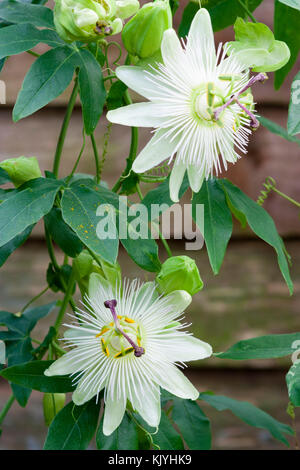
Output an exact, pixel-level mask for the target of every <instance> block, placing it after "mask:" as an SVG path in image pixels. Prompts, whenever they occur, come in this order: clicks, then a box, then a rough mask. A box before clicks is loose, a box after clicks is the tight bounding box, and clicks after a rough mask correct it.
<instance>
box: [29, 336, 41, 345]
mask: <svg viewBox="0 0 300 470" xmlns="http://www.w3.org/2000/svg"><path fill="white" fill-rule="evenodd" d="M31 341H32V342H33V343H36V344H39V345H41V344H42V343H41V341H39V340H38V339H34V338H31Z"/></svg>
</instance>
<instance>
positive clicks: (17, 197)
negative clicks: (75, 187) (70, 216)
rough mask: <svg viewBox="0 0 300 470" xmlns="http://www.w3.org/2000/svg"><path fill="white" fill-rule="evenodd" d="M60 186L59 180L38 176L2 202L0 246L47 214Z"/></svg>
mask: <svg viewBox="0 0 300 470" xmlns="http://www.w3.org/2000/svg"><path fill="white" fill-rule="evenodd" d="M60 187H61V183H60V182H59V181H56V180H50V179H45V178H36V179H34V180H30V181H28V182H27V183H25V184H23V185H22V186H21V187H20V188H19V189H18V190H17V191H16V192H15V193H14V194H13V195H12V196H10V197H9V198H8V199H6V200H5V201H4V202H3V203H2V204H0V247H1V246H3V245H5V244H6V243H8V242H9V241H10V240H12V239H13V238H15V237H16V236H17V235H19V234H20V233H21V232H23V231H24V230H25V229H26V228H27V227H29V226H30V225H32V224H35V223H36V222H37V221H38V220H39V219H40V218H41V217H43V216H44V215H45V214H47V213H48V212H49V211H50V209H51V207H52V206H53V203H54V199H55V196H56V194H57V192H58V190H59V189H60Z"/></svg>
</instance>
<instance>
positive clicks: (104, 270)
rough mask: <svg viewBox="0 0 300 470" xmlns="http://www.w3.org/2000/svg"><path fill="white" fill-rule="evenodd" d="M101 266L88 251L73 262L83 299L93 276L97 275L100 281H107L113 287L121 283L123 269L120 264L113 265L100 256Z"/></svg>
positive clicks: (83, 252)
mask: <svg viewBox="0 0 300 470" xmlns="http://www.w3.org/2000/svg"><path fill="white" fill-rule="evenodd" d="M98 259H99V261H100V264H101V266H99V264H98V263H97V262H96V261H95V259H94V258H93V257H92V256H91V255H90V253H89V252H88V251H87V250H83V251H82V252H81V253H80V254H79V255H78V256H77V257H76V258H74V260H73V270H74V274H75V279H76V281H77V283H78V286H79V289H80V292H81V295H82V297H84V296H85V294H87V293H88V291H89V282H90V277H91V275H92V274H97V278H98V280H102V281H103V283H106V282H107V281H108V282H109V284H111V285H112V286H116V285H118V284H119V283H121V269H120V265H119V263H115V264H111V263H108V262H107V261H104V260H103V259H102V258H101V257H100V256H98Z"/></svg>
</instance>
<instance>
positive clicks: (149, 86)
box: [116, 65, 157, 98]
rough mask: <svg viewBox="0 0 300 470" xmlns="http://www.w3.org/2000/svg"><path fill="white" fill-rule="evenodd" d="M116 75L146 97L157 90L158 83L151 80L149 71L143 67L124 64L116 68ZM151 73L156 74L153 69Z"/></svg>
mask: <svg viewBox="0 0 300 470" xmlns="http://www.w3.org/2000/svg"><path fill="white" fill-rule="evenodd" d="M116 75H117V77H118V78H119V79H120V80H121V81H122V82H124V83H125V85H127V86H128V87H129V88H131V89H132V90H134V91H136V92H137V93H139V94H140V95H142V96H145V98H149V97H150V96H152V95H153V94H155V92H156V89H157V85H155V84H154V83H153V82H152V81H150V80H149V73H148V72H147V71H146V70H144V69H143V68H142V67H132V66H131V65H122V66H120V67H117V68H116ZM151 75H152V76H153V75H155V74H154V72H153V71H152V72H151Z"/></svg>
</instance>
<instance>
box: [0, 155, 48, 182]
mask: <svg viewBox="0 0 300 470" xmlns="http://www.w3.org/2000/svg"><path fill="white" fill-rule="evenodd" d="M0 167H1V168H3V170H5V171H6V172H7V173H8V174H9V176H10V178H11V180H12V182H13V183H14V185H15V186H16V187H18V186H21V185H22V184H23V183H26V181H29V180H32V179H34V178H40V177H41V176H42V174H41V170H40V167H39V163H38V161H37V159H36V157H18V158H9V159H8V160H4V161H3V162H0Z"/></svg>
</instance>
